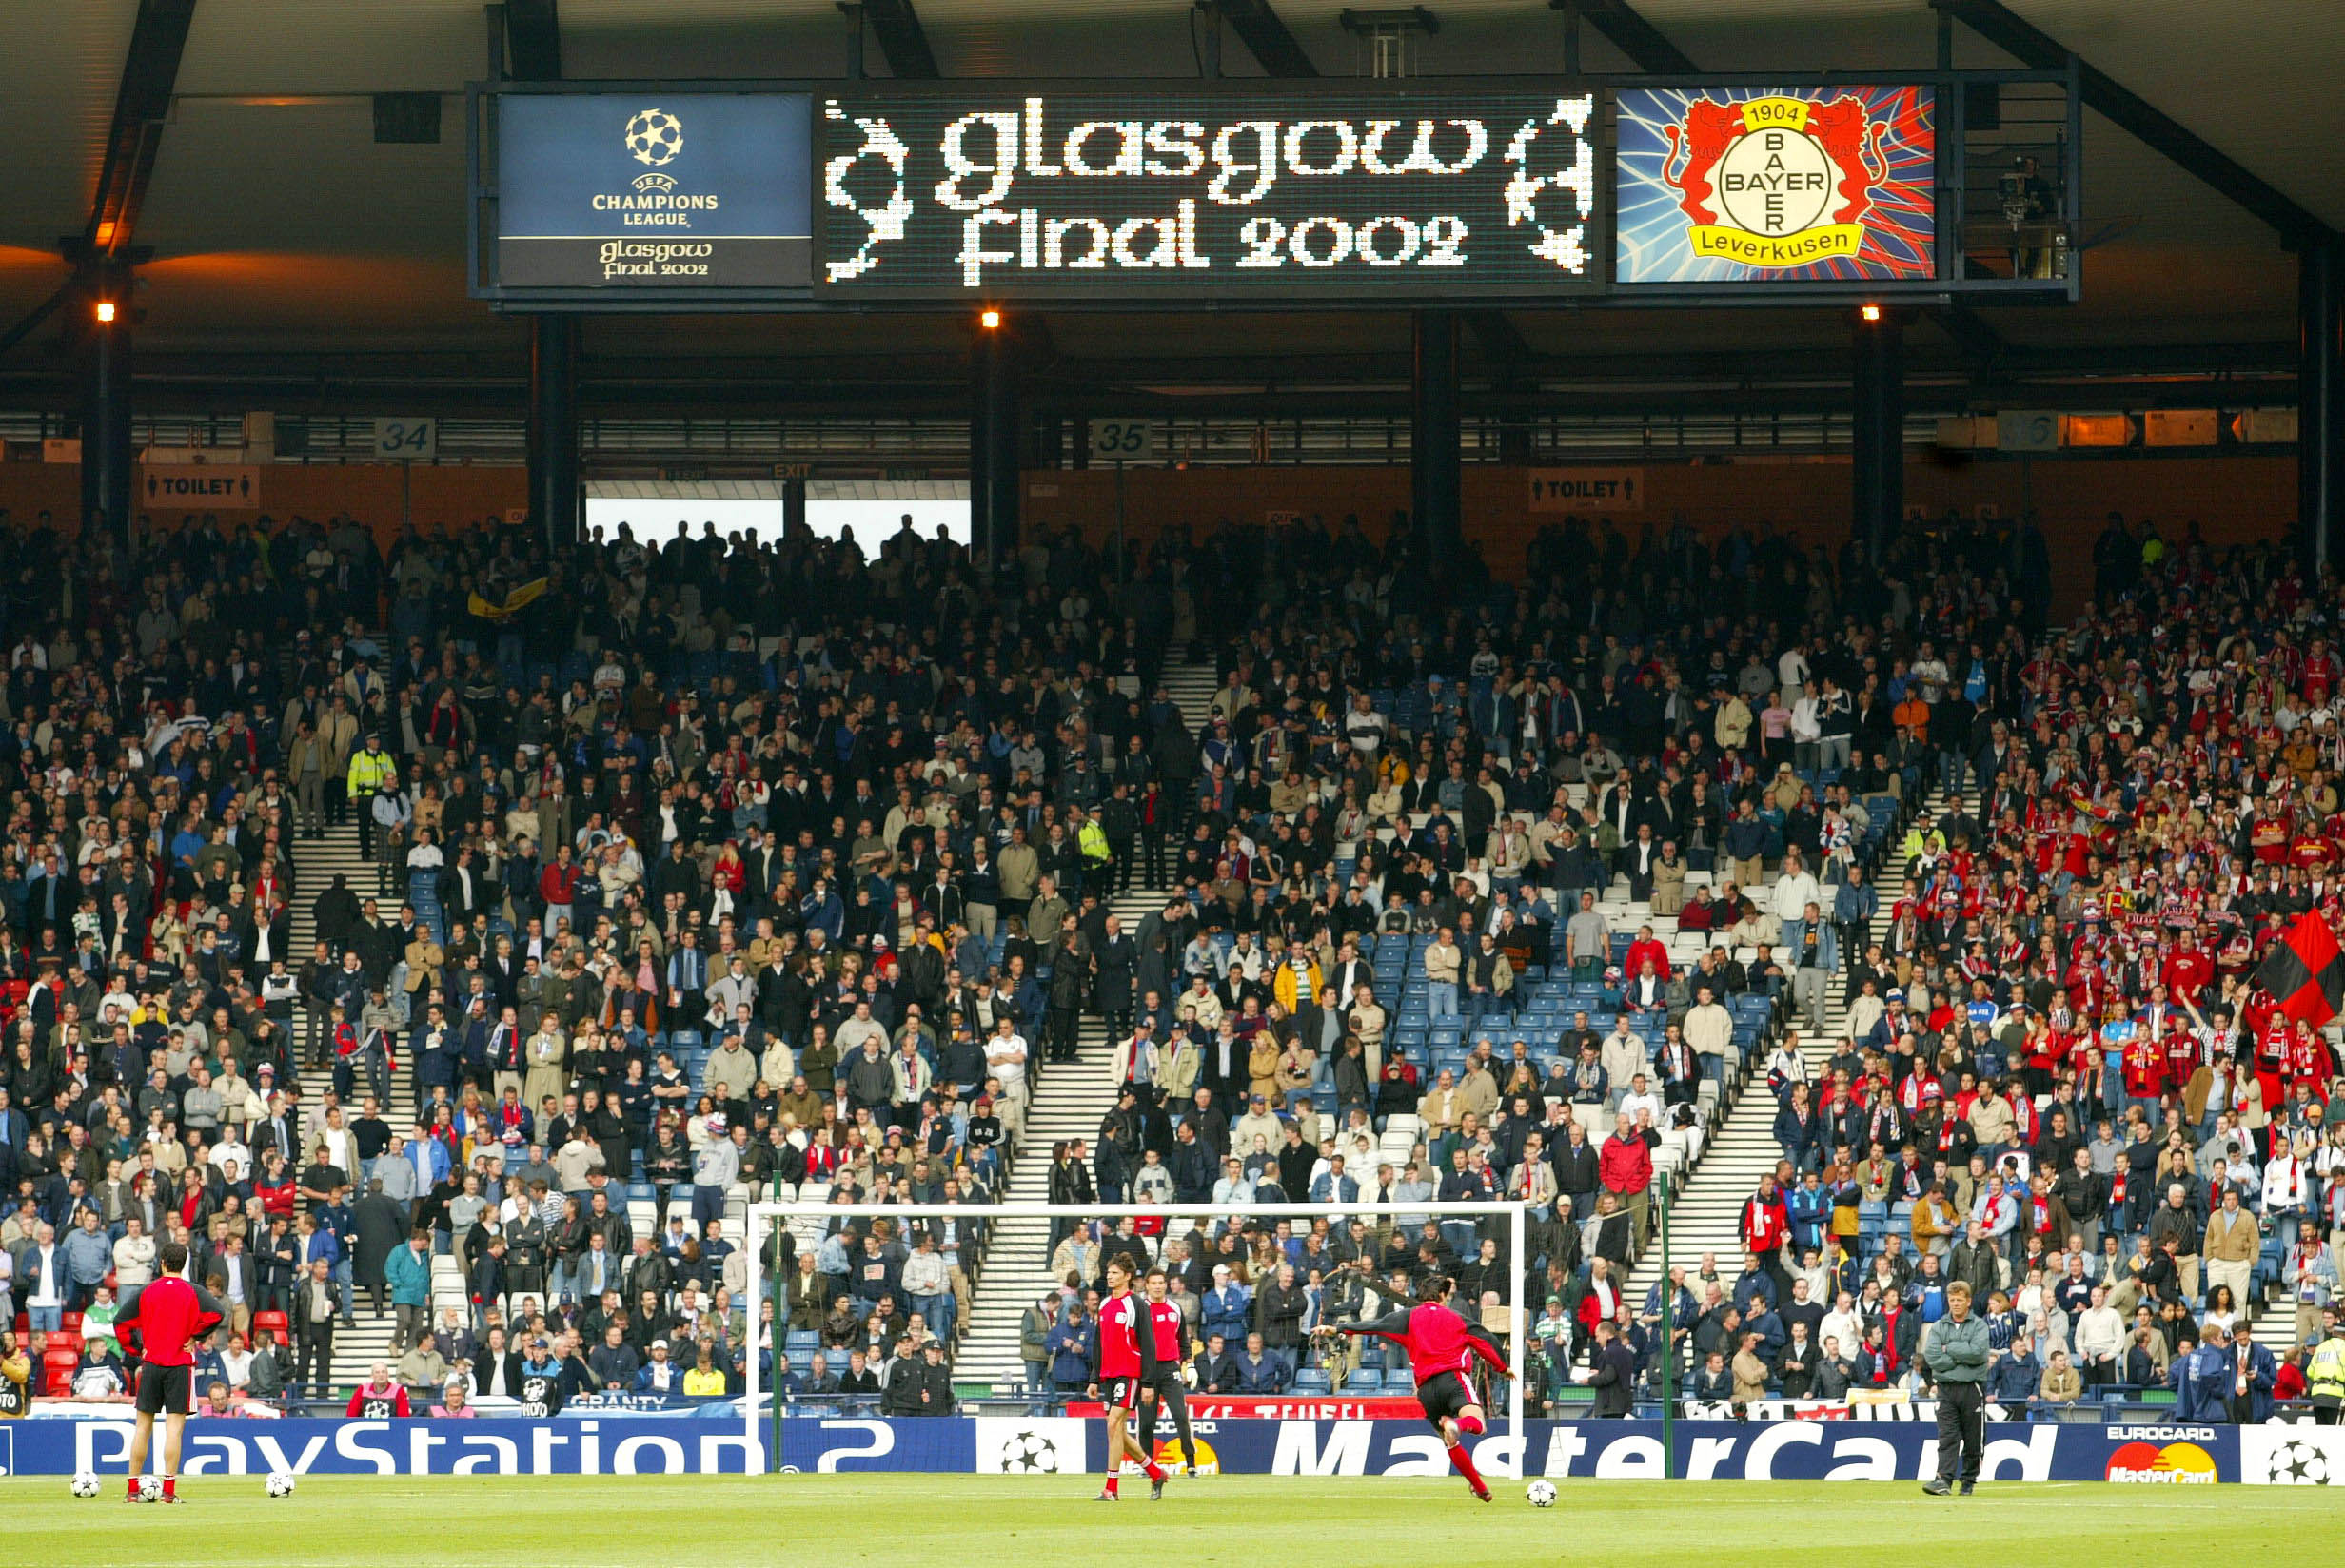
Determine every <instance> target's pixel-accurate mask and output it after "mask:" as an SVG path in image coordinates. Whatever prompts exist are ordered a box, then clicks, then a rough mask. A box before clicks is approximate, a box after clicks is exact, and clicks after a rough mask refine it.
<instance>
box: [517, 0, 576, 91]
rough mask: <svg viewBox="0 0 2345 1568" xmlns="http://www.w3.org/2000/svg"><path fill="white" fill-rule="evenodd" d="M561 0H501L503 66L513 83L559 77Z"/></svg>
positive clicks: (543, 80) (544, 80) (556, 78)
mask: <svg viewBox="0 0 2345 1568" xmlns="http://www.w3.org/2000/svg"><path fill="white" fill-rule="evenodd" d="M560 8H561V0H504V35H505V66H506V69H508V70H510V71H511V73H512V76H513V79H514V80H515V81H517V82H559V81H561V80H562V14H561V9H560Z"/></svg>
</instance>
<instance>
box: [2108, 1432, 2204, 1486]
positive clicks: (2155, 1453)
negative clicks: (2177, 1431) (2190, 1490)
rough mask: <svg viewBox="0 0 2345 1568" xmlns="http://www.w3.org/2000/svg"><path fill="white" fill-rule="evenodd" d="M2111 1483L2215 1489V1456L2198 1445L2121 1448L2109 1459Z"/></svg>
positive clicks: (2143, 1444) (2125, 1445)
mask: <svg viewBox="0 0 2345 1568" xmlns="http://www.w3.org/2000/svg"><path fill="white" fill-rule="evenodd" d="M2108 1479H2109V1480H2117V1481H2127V1482H2131V1483H2133V1484H2135V1485H2148V1486H2212V1485H2214V1484H2215V1456H2214V1455H2212V1454H2210V1453H2208V1452H2207V1451H2206V1450H2205V1449H2203V1448H2201V1447H2199V1446H2198V1445H2197V1443H2195V1442H2170V1443H2167V1444H2166V1445H2165V1446H2164V1447H2162V1448H2161V1447H2159V1446H2158V1444H2157V1443H2154V1442H2128V1443H2122V1444H2119V1445H2118V1450H2117V1452H2115V1453H2113V1454H2111V1455H2110V1456H2109V1476H2108Z"/></svg>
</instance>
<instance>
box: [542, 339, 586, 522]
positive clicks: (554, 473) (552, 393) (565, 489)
mask: <svg viewBox="0 0 2345 1568" xmlns="http://www.w3.org/2000/svg"><path fill="white" fill-rule="evenodd" d="M578 460H579V430H578V318H577V317H576V316H568V315H562V314H559V313H549V314H546V315H542V316H532V317H530V318H529V510H530V512H531V514H532V517H531V520H532V521H534V522H535V523H536V524H537V525H538V526H539V527H540V528H541V529H542V530H543V531H544V534H545V538H546V540H547V542H549V543H552V544H556V545H561V544H567V543H569V542H570V541H571V540H572V539H577V538H578V537H579V533H580V524H581V522H582V521H583V520H584V516H583V508H582V504H581V500H580V492H579V461H578Z"/></svg>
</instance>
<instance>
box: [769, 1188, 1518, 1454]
mask: <svg viewBox="0 0 2345 1568" xmlns="http://www.w3.org/2000/svg"><path fill="white" fill-rule="evenodd" d="M1127 1215H1129V1216H1131V1217H1132V1218H1133V1219H1153V1220H1162V1221H1164V1222H1165V1225H1166V1229H1167V1231H1168V1233H1169V1232H1170V1231H1171V1229H1172V1226H1173V1224H1174V1223H1175V1222H1176V1221H1180V1220H1185V1219H1192V1218H1196V1219H1207V1218H1216V1217H1227V1218H1232V1219H1263V1220H1304V1221H1310V1220H1317V1219H1328V1220H1334V1221H1344V1220H1350V1219H1352V1218H1354V1217H1355V1216H1356V1217H1357V1218H1360V1219H1380V1218H1384V1217H1387V1216H1389V1217H1391V1218H1394V1219H1399V1218H1401V1217H1403V1216H1409V1217H1422V1218H1425V1219H1429V1220H1442V1219H1453V1220H1456V1219H1476V1220H1478V1219H1485V1218H1489V1217H1492V1216H1504V1217H1505V1218H1506V1220H1507V1222H1508V1245H1507V1258H1508V1266H1509V1267H1510V1268H1511V1269H1512V1274H1511V1276H1510V1278H1511V1279H1512V1281H1513V1292H1514V1294H1516V1295H1518V1296H1520V1295H1523V1294H1525V1292H1526V1290H1527V1285H1526V1284H1525V1283H1524V1270H1525V1268H1526V1266H1527V1264H1528V1261H1529V1256H1528V1242H1529V1219H1530V1207H1529V1205H1527V1204H1526V1203H1524V1202H1522V1201H1521V1200H1520V1199H1509V1200H1506V1201H1503V1202H1498V1203H1482V1204H1472V1203H1432V1202H1428V1203H1417V1204H1153V1205H1150V1204H1036V1203H1009V1204H868V1205H865V1204H857V1205H851V1206H850V1205H839V1204H834V1203H828V1202H824V1201H822V1200H798V1201H796V1202H791V1203H777V1202H773V1201H770V1200H769V1201H765V1202H759V1203H753V1204H751V1205H749V1212H748V1216H747V1222H746V1234H745V1236H744V1243H745V1245H746V1246H747V1249H748V1253H749V1270H748V1272H749V1301H748V1323H749V1355H748V1356H747V1358H746V1360H747V1363H748V1365H747V1382H746V1384H745V1388H744V1397H743V1398H742V1400H741V1421H742V1425H743V1427H744V1429H745V1435H746V1437H747V1439H748V1441H749V1451H750V1452H751V1453H756V1454H763V1455H764V1456H765V1466H764V1468H765V1470H766V1472H767V1473H768V1474H771V1473H772V1472H773V1470H774V1468H775V1466H777V1465H778V1464H779V1463H780V1458H781V1457H780V1456H779V1455H778V1454H769V1453H766V1449H767V1447H768V1438H769V1435H770V1434H771V1433H772V1432H773V1430H774V1422H775V1412H774V1410H773V1409H771V1408H770V1407H767V1406H765V1405H764V1404H762V1403H761V1401H762V1400H764V1399H765V1398H766V1397H767V1396H768V1393H769V1391H767V1390H763V1389H761V1388H760V1387H759V1377H758V1351H759V1349H760V1348H763V1349H765V1350H767V1351H769V1352H771V1353H774V1354H776V1355H778V1354H779V1352H780V1346H779V1344H778V1343H769V1344H766V1345H764V1346H760V1345H759V1343H758V1329H759V1319H760V1317H761V1316H762V1314H763V1310H764V1307H763V1303H764V1298H765V1237H766V1232H767V1231H768V1230H770V1229H771V1228H772V1227H773V1226H775V1225H788V1224H789V1223H790V1222H792V1221H794V1220H800V1219H817V1220H821V1221H825V1222H828V1221H833V1220H841V1219H845V1218H848V1217H850V1216H852V1217H854V1218H857V1219H895V1220H931V1219H954V1220H981V1221H983V1222H985V1223H986V1224H988V1225H993V1224H995V1223H997V1222H999V1221H1002V1220H1049V1219H1058V1218H1066V1219H1072V1220H1119V1219H1122V1218H1124V1217H1126V1216H1127ZM979 1288H982V1285H981V1284H980V1285H979ZM971 1305H972V1311H973V1315H974V1309H975V1294H974V1292H973V1294H972V1297H971ZM1513 1314H1514V1323H1513V1330H1514V1331H1513V1332H1512V1333H1511V1334H1509V1335H1508V1336H1507V1362H1508V1366H1507V1372H1508V1382H1507V1411H1506V1420H1507V1430H1508V1434H1509V1435H1510V1436H1513V1437H1515V1438H1517V1439H1522V1438H1524V1437H1525V1435H1526V1434H1525V1431H1524V1426H1523V1368H1524V1362H1525V1354H1524V1351H1525V1343H1526V1342H1527V1340H1528V1339H1529V1337H1530V1324H1531V1313H1530V1303H1528V1302H1527V1301H1517V1302H1516V1303H1513ZM775 1321H776V1325H777V1326H776V1335H777V1336H778V1337H779V1338H786V1337H787V1336H786V1331H785V1330H783V1329H782V1328H781V1327H780V1317H779V1315H778V1314H777V1315H776V1320H775Z"/></svg>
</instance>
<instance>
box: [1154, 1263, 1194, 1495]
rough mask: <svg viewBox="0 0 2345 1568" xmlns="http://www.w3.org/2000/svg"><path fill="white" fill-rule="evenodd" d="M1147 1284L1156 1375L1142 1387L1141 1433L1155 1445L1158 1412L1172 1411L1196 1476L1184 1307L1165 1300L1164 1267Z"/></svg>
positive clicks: (1184, 1454) (1186, 1458)
mask: <svg viewBox="0 0 2345 1568" xmlns="http://www.w3.org/2000/svg"><path fill="white" fill-rule="evenodd" d="M1147 1284H1148V1326H1149V1331H1150V1332H1151V1333H1153V1335H1155V1337H1156V1376H1155V1377H1154V1378H1153V1379H1151V1380H1150V1382H1149V1383H1148V1386H1146V1387H1145V1388H1143V1389H1141V1390H1140V1436H1141V1438H1142V1440H1143V1441H1147V1442H1148V1443H1149V1444H1150V1445H1151V1446H1152V1447H1153V1445H1154V1443H1155V1439H1156V1416H1157V1412H1158V1411H1160V1410H1170V1411H1171V1412H1172V1413H1173V1429H1174V1430H1175V1431H1177V1432H1179V1433H1180V1437H1181V1456H1182V1461H1183V1462H1184V1463H1185V1464H1186V1465H1187V1466H1188V1469H1189V1473H1190V1474H1191V1475H1192V1476H1193V1475H1195V1474H1196V1473H1197V1439H1196V1435H1195V1434H1194V1433H1193V1432H1192V1431H1191V1430H1190V1426H1189V1382H1188V1377H1189V1358H1188V1356H1187V1355H1185V1354H1184V1353H1183V1352H1184V1351H1185V1350H1186V1349H1187V1343H1186V1342H1187V1340H1188V1337H1189V1325H1188V1323H1187V1322H1186V1321H1185V1320H1184V1319H1183V1318H1182V1317H1181V1309H1180V1308H1179V1307H1177V1306H1174V1305H1173V1303H1171V1302H1168V1301H1166V1300H1165V1290H1166V1279H1165V1272H1164V1270H1163V1269H1162V1268H1152V1269H1150V1270H1149V1271H1148V1281H1147Z"/></svg>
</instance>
